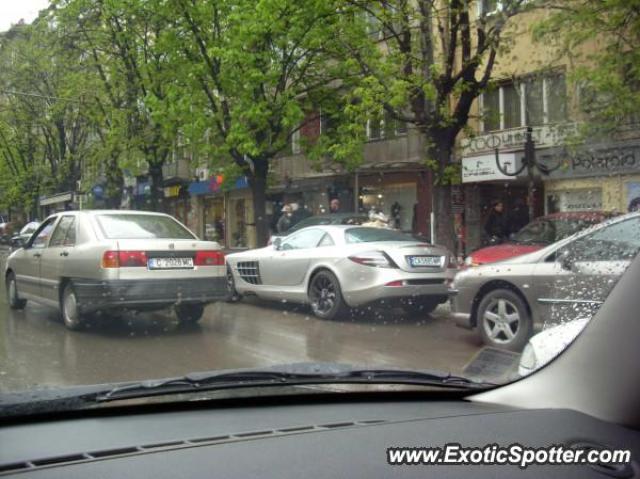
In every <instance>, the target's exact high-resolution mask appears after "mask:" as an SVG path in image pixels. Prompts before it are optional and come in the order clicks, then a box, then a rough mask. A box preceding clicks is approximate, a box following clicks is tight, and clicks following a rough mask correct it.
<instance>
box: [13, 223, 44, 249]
mask: <svg viewBox="0 0 640 479" xmlns="http://www.w3.org/2000/svg"><path fill="white" fill-rule="evenodd" d="M38 226H40V223H39V222H38V221H30V222H29V223H27V224H26V225H24V226H23V227H22V228H21V229H20V231H19V232H18V234H15V235H13V236H12V237H11V249H12V250H15V249H18V248H22V247H23V246H24V245H25V244H27V241H29V238H31V235H33V233H35V231H36V230H37V229H38Z"/></svg>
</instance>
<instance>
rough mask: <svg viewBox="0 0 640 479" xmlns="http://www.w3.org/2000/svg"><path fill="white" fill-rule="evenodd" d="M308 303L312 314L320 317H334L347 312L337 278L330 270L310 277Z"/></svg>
mask: <svg viewBox="0 0 640 479" xmlns="http://www.w3.org/2000/svg"><path fill="white" fill-rule="evenodd" d="M309 303H310V304H311V309H312V311H313V314H315V315H316V316H317V317H319V318H321V319H329V320H331V319H336V318H338V317H339V316H341V315H344V314H346V313H347V312H348V310H349V308H348V306H347V305H346V303H345V302H344V299H343V298H342V291H341V289H340V283H339V282H338V278H336V277H335V275H334V274H333V273H331V272H330V271H320V272H319V273H316V274H315V275H314V276H313V278H311V283H310V284H309Z"/></svg>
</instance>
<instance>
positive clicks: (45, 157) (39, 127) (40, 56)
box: [0, 15, 92, 206]
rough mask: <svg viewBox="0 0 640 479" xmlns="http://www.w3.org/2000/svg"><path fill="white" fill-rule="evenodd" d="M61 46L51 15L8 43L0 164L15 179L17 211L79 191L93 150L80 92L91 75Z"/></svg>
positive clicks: (13, 33) (2, 67) (2, 74)
mask: <svg viewBox="0 0 640 479" xmlns="http://www.w3.org/2000/svg"><path fill="white" fill-rule="evenodd" d="M60 40H61V39H60V37H59V31H58V30H57V29H56V28H55V27H54V26H53V25H51V24H50V23H49V22H48V21H47V18H46V15H45V16H41V17H40V18H38V19H37V20H36V21H35V22H34V23H33V24H32V25H18V26H15V27H14V28H13V29H12V30H10V31H9V32H8V33H6V34H5V35H4V36H3V38H2V45H1V47H0V89H1V101H2V110H1V111H0V152H1V154H0V158H2V159H3V160H4V162H5V170H6V171H8V172H9V173H11V176H10V178H11V181H12V182H13V183H14V184H12V185H11V187H10V188H9V191H10V192H12V194H10V195H9V196H7V198H10V201H11V202H13V203H14V204H15V205H30V206H34V205H35V204H36V200H37V196H38V195H39V194H41V193H51V192H56V191H64V190H75V189H76V182H77V181H78V179H79V178H80V174H81V170H82V163H83V159H84V157H85V156H86V153H87V151H88V149H89V148H90V144H91V141H90V135H91V130H92V123H91V120H90V118H89V117H88V116H87V115H86V108H85V107H86V98H85V97H84V95H83V91H82V90H79V89H76V88H74V86H76V85H78V78H81V77H82V76H83V74H84V73H85V72H83V70H82V65H81V63H80V62H78V58H77V57H74V55H73V53H72V52H69V51H68V50H67V49H66V48H65V46H64V44H63V43H62V42H61V41H60ZM5 201H7V200H6V199H5Z"/></svg>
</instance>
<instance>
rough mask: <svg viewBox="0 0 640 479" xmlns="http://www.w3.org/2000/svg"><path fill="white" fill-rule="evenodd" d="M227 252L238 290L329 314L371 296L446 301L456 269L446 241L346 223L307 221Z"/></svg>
mask: <svg viewBox="0 0 640 479" xmlns="http://www.w3.org/2000/svg"><path fill="white" fill-rule="evenodd" d="M226 260H227V278H228V285H229V289H230V293H231V295H232V297H235V298H240V297H242V296H243V295H249V294H253V295H257V296H258V297H260V298H264V299H272V300H287V301H291V302H298V303H306V304H310V305H311V308H312V310H313V312H314V314H315V315H316V316H318V317H320V318H323V319H333V318H336V317H338V316H340V315H342V314H344V313H346V312H348V310H349V308H354V307H358V306H364V305H368V304H373V303H387V304H392V305H396V304H397V305H401V306H403V307H404V308H406V309H408V310H410V311H411V312H423V313H425V314H426V313H430V312H431V311H433V310H434V309H435V308H436V307H437V306H438V304H441V303H445V302H446V301H447V299H448V294H449V284H450V282H451V280H452V279H453V277H454V275H455V272H456V263H455V258H454V257H453V255H452V254H451V253H450V252H449V251H447V249H446V248H443V247H441V246H434V245H431V244H427V243H425V242H423V241H420V240H417V239H416V238H414V237H412V236H410V235H408V234H404V233H401V232H398V231H393V230H388V229H382V228H372V227H364V226H347V225H326V226H311V227H308V228H304V229H301V230H300V231H297V232H295V233H293V234H291V235H289V236H287V237H286V238H277V239H276V240H275V242H274V244H272V245H270V246H267V247H265V248H260V249H255V250H250V251H245V252H241V253H234V254H230V255H227V257H226Z"/></svg>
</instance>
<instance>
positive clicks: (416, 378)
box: [93, 363, 495, 402]
mask: <svg viewBox="0 0 640 479" xmlns="http://www.w3.org/2000/svg"><path fill="white" fill-rule="evenodd" d="M319 384H402V385H420V386H439V387H447V388H457V389H485V388H487V387H491V386H495V384H492V383H486V382H478V381H474V380H472V379H468V378H465V377H462V376H455V375H452V374H448V373H442V372H438V371H427V370H412V369H409V370H405V369H367V368H363V369H358V368H353V367H351V366H344V365H339V364H334V363H328V364H323V363H320V364H319V363H312V364H294V365H289V366H280V367H273V368H265V369H256V370H251V369H247V370H235V371H215V372H205V373H190V374H187V375H185V376H180V377H175V378H167V379H161V380H151V381H141V382H138V383H130V384H124V385H119V386H116V387H114V388H112V389H110V390H107V391H103V392H100V393H97V394H96V395H95V397H94V398H93V400H94V401H95V402H108V401H116V400H123V399H133V398H140V397H146V396H157V395H163V394H179V393H185V392H193V391H214V390H222V389H231V388H243V387H265V386H302V385H319Z"/></svg>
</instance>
